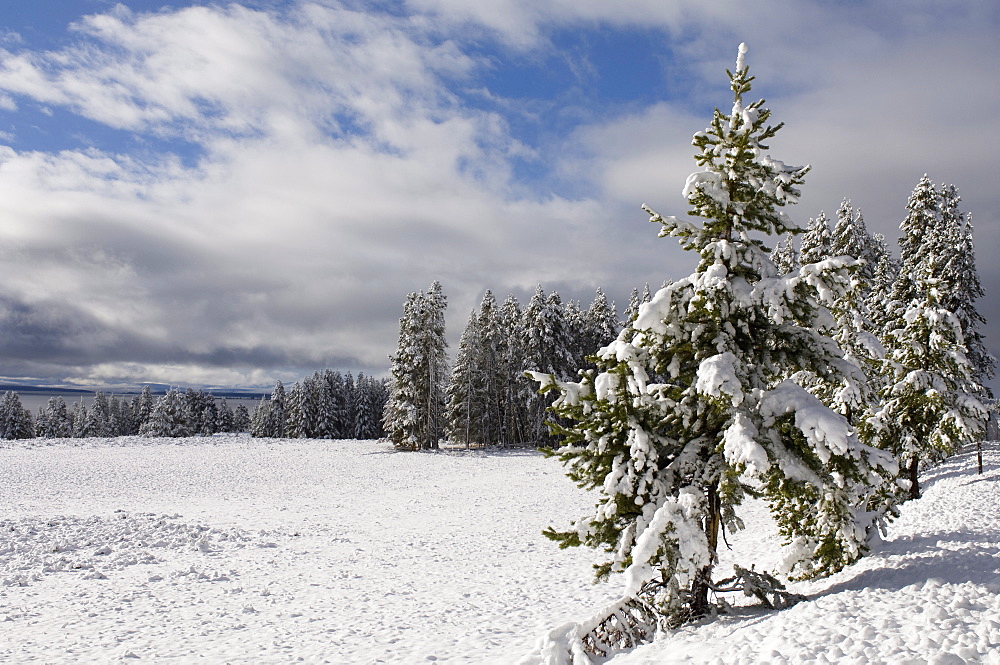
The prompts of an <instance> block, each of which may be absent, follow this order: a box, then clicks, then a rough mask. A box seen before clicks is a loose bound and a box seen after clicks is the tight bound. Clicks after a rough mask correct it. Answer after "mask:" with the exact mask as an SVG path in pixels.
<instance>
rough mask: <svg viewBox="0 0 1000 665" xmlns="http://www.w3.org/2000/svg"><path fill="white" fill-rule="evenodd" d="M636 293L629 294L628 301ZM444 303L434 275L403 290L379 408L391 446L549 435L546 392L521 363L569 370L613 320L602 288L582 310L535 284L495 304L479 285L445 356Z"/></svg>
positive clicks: (531, 439) (602, 338)
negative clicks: (452, 350) (521, 297)
mask: <svg viewBox="0 0 1000 665" xmlns="http://www.w3.org/2000/svg"><path fill="white" fill-rule="evenodd" d="M647 292H648V289H647ZM647 296H648V293H647ZM638 297H639V296H638V292H636V293H634V294H633V301H634V302H635V303H637V302H638ZM446 306H447V298H446V297H445V296H444V294H443V292H442V287H441V284H440V283H439V282H434V283H433V284H432V285H431V287H430V288H429V289H428V290H427V292H426V293H425V292H423V291H418V292H415V293H411V294H409V296H407V299H406V302H405V304H404V306H403V316H402V318H401V319H400V322H399V329H400V332H399V344H398V347H397V350H396V353H395V354H393V355H392V356H391V357H390V361H391V363H390V374H391V381H390V384H389V386H390V393H389V400H388V402H387V404H386V409H385V414H384V427H385V431H386V433H387V436H388V437H389V439H390V440H391V441H392V442H393V443H394V444H395V445H396V446H397V447H400V448H407V449H433V448H438V447H439V446H440V442H441V441H442V440H448V441H450V442H451V443H455V444H460V445H465V446H471V445H474V444H475V445H483V446H524V445H532V446H537V445H541V444H543V443H545V442H551V441H552V439H550V436H549V431H548V427H547V425H546V422H547V420H548V419H549V414H548V413H547V409H548V406H549V404H550V400H549V399H548V398H546V397H545V396H544V395H540V394H539V393H538V391H537V389H536V388H535V387H534V385H533V384H532V382H531V381H530V380H529V379H528V378H527V377H526V376H525V374H524V370H525V369H527V368H543V369H544V370H545V371H549V372H552V373H554V374H557V375H559V376H562V377H569V376H573V375H575V373H576V371H577V370H578V369H579V368H580V367H583V366H584V365H585V364H586V362H587V361H586V357H587V354H589V353H590V352H592V351H593V350H595V349H596V348H599V347H600V346H603V345H604V344H607V343H608V342H610V341H611V340H613V339H614V338H615V337H616V336H617V334H618V331H619V329H620V327H621V322H620V321H619V320H618V317H617V314H616V311H615V306H614V303H611V302H609V301H608V299H607V297H606V296H605V295H604V292H603V291H602V290H601V289H598V290H597V292H596V294H595V296H594V300H593V302H591V304H590V306H589V307H587V308H586V309H583V308H582V307H581V305H580V303H579V302H577V301H575V300H570V301H568V302H565V303H564V302H563V300H562V298H561V296H560V295H559V293H558V292H552V293H549V294H546V293H545V291H544V290H543V289H542V287H541V286H538V287H537V288H536V290H535V293H534V295H533V296H532V297H531V300H530V301H529V302H528V304H527V306H526V307H524V308H523V309H522V307H521V305H520V303H519V302H518V300H517V298H516V297H514V296H513V295H508V296H507V297H506V298H505V299H504V301H503V303H502V304H501V303H499V302H498V301H497V299H496V297H495V296H494V295H493V292H492V291H491V290H487V291H486V293H485V295H484V296H483V299H482V302H481V303H480V304H479V307H478V308H477V309H474V310H473V311H472V312H470V314H469V318H468V322H467V323H466V326H465V329H464V331H463V333H462V336H461V339H460V341H459V345H458V350H457V353H456V355H455V361H454V364H450V363H449V361H448V355H447V346H448V345H447V342H446V341H445V324H444V312H445V309H446ZM636 306H637V305H636Z"/></svg>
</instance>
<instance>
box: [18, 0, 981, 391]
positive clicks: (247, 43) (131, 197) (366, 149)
mask: <svg viewBox="0 0 1000 665" xmlns="http://www.w3.org/2000/svg"><path fill="white" fill-rule="evenodd" d="M407 6H408V7H410V8H411V9H412V10H416V11H417V12H418V13H415V14H413V15H409V16H393V15H388V14H379V13H365V12H361V11H355V10H352V9H349V8H345V7H342V6H340V5H337V4H333V3H330V4H327V5H321V4H311V3H301V4H299V5H296V6H295V7H294V8H293V9H292V10H291V11H289V12H287V13H284V14H277V13H274V12H267V11H255V10H251V9H247V8H244V7H240V6H238V5H227V6H224V7H216V6H212V7H191V8H187V9H182V10H176V11H173V10H163V11H160V12H158V13H154V14H133V13H130V12H128V11H124V10H122V9H118V10H115V11H112V12H110V13H107V14H100V15H94V16H91V17H88V18H86V19H83V20H81V21H80V22H79V23H78V24H77V27H76V36H77V41H76V42H75V43H74V44H73V45H72V46H70V47H67V48H66V49H65V50H63V51H58V52H35V51H30V50H24V49H23V47H21V46H20V45H16V44H15V45H11V44H10V43H8V48H11V49H12V51H2V50H0V90H2V91H3V93H2V94H0V108H2V109H6V110H9V111H12V110H15V109H17V108H21V109H23V108H24V107H26V106H30V105H32V104H34V105H49V106H51V107H54V108H58V109H60V110H63V111H65V110H67V109H68V110H70V111H72V112H75V113H78V114H80V115H83V116H85V117H87V118H90V119H91V120H94V121H96V122H98V123H102V124H105V125H107V126H110V127H117V128H123V129H127V130H129V131H131V132H132V133H133V135H135V136H138V137H142V138H147V139H149V138H150V137H152V138H153V139H155V137H161V138H166V139H168V141H176V140H184V141H190V142H193V143H195V144H196V145H197V146H198V147H199V148H200V149H201V151H202V152H201V153H199V156H198V158H197V161H196V163H193V164H192V163H190V160H189V161H188V162H187V163H183V162H182V161H181V160H180V159H179V158H176V157H172V156H171V155H169V154H157V153H156V152H155V150H156V148H155V141H153V144H154V147H153V148H151V151H152V152H151V153H150V154H152V155H154V156H152V157H150V156H149V154H146V155H144V156H141V157H140V156H137V155H133V156H126V155H121V154H116V153H113V152H110V151H103V152H102V151H100V150H97V149H93V150H89V151H80V150H67V151H63V152H51V153H43V152H31V151H15V150H12V149H10V148H5V149H2V151H0V192H2V196H0V238H2V241H3V243H2V245H0V246H2V252H0V260H2V261H3V263H4V265H5V272H8V271H9V274H11V275H13V277H12V278H10V279H5V280H4V281H3V283H0V296H5V297H7V298H9V303H7V304H4V303H0V324H4V321H6V324H5V325H8V326H9V325H15V323H16V322H15V323H11V322H12V321H14V319H15V318H16V317H17V316H20V317H22V318H21V319H19V321H20V323H17V325H20V326H21V327H20V328H17V327H16V325H15V329H16V330H20V331H21V332H22V333H24V334H25V335H27V333H26V332H25V331H27V330H28V323H30V324H31V326H38V327H42V328H44V326H45V325H48V326H49V328H50V329H52V330H56V331H59V330H62V331H66V330H69V331H76V330H84V331H86V332H87V334H89V335H92V336H93V340H91V341H88V342H87V343H86V344H83V345H82V346H81V349H80V353H79V354H78V356H79V357H78V358H76V359H74V360H69V359H67V360H64V361H61V362H62V364H58V363H55V367H56V369H53V368H52V367H49V365H46V367H47V368H48V370H47V371H53V372H56V371H60V370H59V369H58V368H59V367H62V370H61V371H64V372H66V375H67V376H69V375H70V374H74V375H76V376H77V377H78V378H79V377H81V376H82V377H85V379H86V380H94V381H97V380H109V381H110V380H112V379H113V378H114V377H130V378H147V379H149V380H158V381H163V382H166V383H180V382H183V376H184V375H187V376H189V377H192V378H191V379H189V380H190V381H192V382H193V381H195V378H193V377H197V380H198V381H203V382H206V383H217V384H223V383H244V382H247V383H258V382H261V381H260V379H261V377H262V376H263V377H264V379H267V377H268V376H270V377H277V376H278V375H280V374H281V372H282V371H286V370H283V369H281V368H285V367H301V368H307V369H308V370H309V371H311V370H312V369H316V368H319V367H320V366H322V365H324V364H334V363H343V364H344V365H345V367H344V368H345V369H346V368H350V367H354V368H363V369H365V370H366V371H372V370H376V371H380V370H381V369H383V368H384V367H385V355H386V354H387V353H388V352H390V351H391V350H392V348H393V346H394V343H395V335H396V320H397V319H398V316H399V314H400V307H401V303H402V300H403V297H404V296H405V294H406V292H408V291H411V290H415V289H418V288H424V287H426V286H427V285H428V284H429V283H430V282H431V281H432V280H434V279H440V280H441V281H442V282H443V283H444V285H445V290H446V293H447V294H448V295H449V296H450V298H451V301H450V303H451V307H450V310H449V322H450V324H451V326H452V328H458V327H460V326H461V325H462V324H463V323H464V321H465V316H466V314H467V312H468V310H469V309H470V308H471V307H472V306H474V304H475V303H476V302H477V301H478V298H479V297H480V295H481V293H482V290H483V289H485V288H492V289H493V290H494V291H495V292H496V293H497V294H498V295H500V296H501V297H502V296H503V295H504V294H505V293H506V292H508V291H518V292H520V293H522V294H523V293H525V292H528V293H530V291H531V290H532V289H533V287H534V285H535V284H536V283H538V282H542V284H543V285H544V286H546V287H547V288H548V289H549V290H551V289H552V288H559V289H560V290H561V291H563V293H564V295H567V296H568V295H573V296H575V297H586V296H587V294H588V293H592V291H593V289H594V288H595V287H596V286H598V285H604V286H605V287H607V290H608V291H609V292H610V293H611V294H612V295H613V296H614V295H615V294H616V293H617V294H619V295H618V298H619V300H621V299H622V296H623V295H625V294H627V291H628V289H630V288H631V286H641V284H642V282H644V281H649V282H651V284H652V285H653V286H654V287H655V286H657V285H658V284H659V282H660V280H662V279H663V278H667V277H676V276H678V275H681V274H686V273H687V272H688V271H689V270H690V268H691V265H689V264H690V260H689V259H688V257H684V256H681V253H680V252H679V251H678V250H677V249H676V247H675V246H674V244H673V243H672V242H671V241H669V240H660V241H654V240H653V237H654V235H655V233H656V229H653V228H652V227H650V226H649V225H647V224H645V221H644V220H645V216H644V215H643V213H642V212H641V210H639V205H640V204H641V203H644V202H645V203H649V204H650V205H653V206H654V207H656V208H658V209H662V211H663V212H664V213H668V214H677V213H680V212H683V210H684V208H685V205H684V201H683V200H682V199H681V198H680V196H679V191H680V189H681V187H682V185H683V181H684V177H685V176H686V175H687V173H689V172H690V171H692V170H695V164H694V162H693V160H692V158H691V157H692V154H693V153H692V148H691V147H690V136H691V134H692V133H693V132H694V131H697V130H699V129H701V128H703V127H704V126H705V124H706V123H707V122H708V120H709V115H708V113H707V112H706V111H707V108H709V107H706V106H705V101H706V100H707V103H708V104H709V105H711V104H715V105H718V106H721V107H723V108H724V107H725V106H726V105H727V103H728V101H729V99H728V95H729V93H728V91H727V86H726V81H725V79H724V74H723V73H722V70H723V69H724V68H725V67H727V66H731V60H732V59H733V58H734V57H735V44H736V42H737V41H738V40H739V39H746V40H747V41H748V42H749V43H750V47H751V51H750V54H749V56H748V62H749V64H750V65H751V68H752V69H753V71H754V73H756V74H758V75H759V77H760V81H759V82H758V85H757V89H755V91H754V93H755V94H757V93H760V94H763V95H764V96H767V97H768V98H769V102H770V105H771V106H772V108H774V109H775V114H776V118H777V119H779V120H787V121H788V123H789V126H788V128H787V129H786V130H784V132H783V133H782V134H781V135H779V138H778V140H777V141H775V145H774V153H775V155H776V156H777V157H779V158H782V159H787V161H789V162H793V163H794V162H812V163H813V164H814V165H815V170H814V172H813V173H812V174H810V176H809V178H808V180H807V184H806V187H805V192H806V199H805V200H804V202H803V204H802V205H801V206H799V208H798V209H797V210H795V211H794V215H795V218H796V219H799V220H800V221H804V219H805V218H806V217H808V216H811V215H814V214H815V213H816V212H817V211H818V209H819V208H820V207H824V208H827V209H828V211H829V210H832V209H834V208H835V207H836V205H837V204H838V203H839V201H840V198H841V197H843V196H852V197H853V198H854V199H855V202H856V203H858V204H859V205H861V206H862V208H863V209H864V210H865V213H866V220H870V221H869V225H870V226H872V227H874V228H876V229H877V230H882V231H883V232H886V231H888V233H887V235H889V236H890V238H892V237H894V233H893V232H892V225H893V224H895V223H897V222H898V216H899V215H900V214H901V210H902V206H903V204H904V203H905V196H906V194H907V193H908V192H909V189H910V188H911V187H912V186H913V184H914V183H915V182H916V178H917V177H919V175H920V174H921V173H923V172H924V171H929V172H932V173H931V175H932V177H936V179H940V180H947V181H951V182H955V183H956V184H958V185H959V186H960V187H961V188H962V193H963V195H965V196H966V202H967V204H968V207H967V208H966V209H969V210H973V211H975V212H976V214H977V217H976V219H977V220H979V223H980V227H979V228H980V238H981V239H984V238H985V237H991V236H989V234H990V232H991V231H993V233H994V235H995V228H996V225H997V224H998V223H1000V212H998V210H1000V201H997V197H996V195H995V194H994V193H993V192H995V187H994V186H993V184H992V182H991V178H993V177H994V176H993V175H992V174H995V173H996V168H995V167H996V159H995V157H994V156H993V155H992V154H991V152H990V146H992V145H995V144H996V143H997V141H996V138H997V136H996V130H995V129H994V128H992V126H991V123H990V122H989V121H988V120H986V119H984V118H985V117H987V115H984V114H989V113H990V112H992V111H993V110H994V109H995V108H997V102H998V101H1000V100H997V95H998V94H1000V92H998V91H997V88H996V86H995V85H993V86H991V85H989V83H990V81H991V80H992V76H991V72H990V69H989V67H990V66H991V64H992V62H995V61H996V59H997V58H996V57H995V56H996V55H997V53H996V48H997V47H996V46H995V45H994V44H993V41H995V40H993V38H992V35H991V33H990V25H991V24H990V21H989V20H987V19H988V18H989V16H987V17H985V18H984V16H983V12H985V11H987V10H985V9H983V7H985V5H971V4H970V6H978V7H979V10H977V11H978V12H979V13H978V14H977V13H975V12H964V13H963V12H962V11H959V10H958V8H957V5H956V6H954V8H955V12H954V13H953V14H949V15H948V16H945V17H944V18H942V19H941V20H940V21H938V22H936V23H935V22H930V21H927V20H925V18H926V17H927V16H932V15H935V16H936V15H937V14H939V12H938V10H937V9H936V8H935V7H936V6H931V5H928V6H926V7H924V8H923V9H920V10H913V11H911V12H910V14H909V15H915V16H916V17H917V18H915V19H914V20H912V21H910V22H909V23H907V25H906V26H904V27H903V28H902V29H898V30H897V29H896V28H895V27H893V26H895V25H896V23H897V22H894V19H896V18H898V16H897V14H898V11H897V10H896V9H894V7H895V5H892V4H889V3H885V2H880V3H858V6H857V7H856V8H855V10H852V12H847V11H846V10H844V9H843V8H841V9H837V8H831V7H828V6H827V5H820V4H815V5H810V4H807V3H797V2H796V3H792V2H790V1H784V0H783V1H782V2H775V3H770V4H769V5H768V7H769V9H768V11H766V12H764V11H760V10H759V9H756V8H755V6H754V5H750V4H748V3H737V2H713V3H704V2H693V1H692V2H677V3H663V2H654V1H653V0H649V1H648V2H637V3H627V4H626V5H611V4H609V3H606V2H598V1H597V0H580V1H575V2H569V1H568V0H566V1H563V0H558V1H556V2H551V3H537V2H526V1H525V2H519V1H515V0H508V1H505V2H500V1H498V2H490V3H469V2H458V3H456V2H452V1H451V0H414V1H412V2H409V3H408V5H407ZM424 12H426V13H424ZM987 13H988V12H987ZM598 25H599V26H604V27H606V28H607V29H616V28H620V27H622V26H627V27H637V26H648V27H652V28H654V29H658V30H661V31H662V32H663V34H664V48H665V50H669V51H670V52H672V53H673V55H674V58H675V63H674V64H675V66H677V67H680V68H683V69H684V71H685V72H687V76H688V77H689V78H688V80H687V81H686V85H689V86H690V91H689V92H688V94H685V95H684V96H683V98H681V99H678V100H673V101H667V100H665V101H664V102H662V103H660V104H655V105H652V106H650V107H649V108H646V109H643V110H641V111H639V112H632V113H629V114H626V115H620V114H619V115H613V114H612V117H611V119H610V120H605V121H601V122H599V123H597V122H593V124H590V125H588V126H583V127H579V128H578V129H577V130H576V131H574V132H573V133H572V135H571V136H569V137H563V136H552V135H546V136H543V137H542V139H540V141H541V142H544V143H545V145H546V147H547V148H549V149H550V151H545V152H543V151H541V150H539V149H538V147H537V146H534V145H525V144H524V143H522V142H519V141H518V140H517V139H516V138H515V137H512V136H511V135H510V130H509V128H508V126H507V124H506V120H505V118H504V117H503V116H502V115H501V113H503V112H505V111H504V110H502V109H503V104H501V103H496V100H495V99H494V100H493V102H489V101H487V103H485V104H484V106H485V107H487V108H488V109H501V110H483V109H481V108H473V107H471V106H468V105H466V103H465V102H464V101H463V97H462V96H461V95H460V94H459V93H458V92H456V91H458V90H459V89H460V88H463V89H464V88H465V87H469V88H471V89H475V88H479V87H481V86H482V83H481V82H480V81H479V80H478V79H477V78H476V76H477V75H478V74H479V73H481V72H482V71H484V70H485V69H486V68H488V67H489V66H491V64H490V63H489V62H487V61H485V60H484V61H480V60H479V59H477V58H478V57H479V56H473V55H470V54H471V53H474V52H476V51H475V49H473V48H471V47H470V43H471V42H472V41H473V40H477V39H488V38H489V37H488V35H490V34H493V35H502V36H503V38H504V39H506V40H507V44H508V46H509V47H513V48H517V49H532V48H537V49H545V48H554V47H553V46H552V45H551V44H546V43H545V42H546V39H547V35H548V34H549V31H551V30H552V29H553V28H554V27H570V28H573V27H579V28H581V29H582V28H583V27H587V26H591V27H592V26H598ZM933 25H938V26H939V27H940V30H938V31H937V32H936V33H935V35H934V36H935V39H934V42H933V43H928V40H927V34H928V31H929V30H931V27H932V26H933ZM993 25H994V26H995V20H994V23H993ZM602 29H604V28H603V27H602ZM990 54H992V55H990ZM493 66H496V65H495V62H494V63H493ZM482 99H484V100H489V99H490V95H489V94H486V95H483V96H482ZM5 100H9V101H5ZM602 115H604V116H607V115H608V114H606V113H604V114H602ZM942 118H945V120H943V121H942V120H941V119H942ZM925 134H926V135H933V137H934V138H933V139H930V140H923V139H921V138H920V137H922V136H924V135H925ZM15 138H16V136H15ZM944 140H946V141H947V142H948V144H947V146H946V147H945V148H942V141H944ZM525 155H527V156H530V157H531V158H537V159H539V160H542V159H545V160H548V161H547V163H546V165H547V166H549V167H551V168H553V169H554V170H555V171H556V172H557V175H559V176H561V177H562V178H563V179H564V180H566V181H570V182H577V183H580V186H579V187H578V188H576V189H577V190H578V191H583V192H588V194H587V195H586V196H581V197H579V198H578V199H574V200H570V199H568V198H566V197H560V196H558V195H556V194H547V193H544V188H543V186H542V184H536V183H524V182H518V181H516V180H515V179H514V178H513V176H512V173H513V172H514V170H513V169H514V167H513V161H512V160H513V159H514V157H515V156H525ZM937 170H940V174H935V173H934V171H937ZM894 215H895V217H893V216H894ZM991 242H992V241H991ZM986 244H989V243H986ZM996 277H997V279H996V281H997V282H1000V275H997V276H996ZM567 291H571V294H567ZM5 302H6V301H5ZM620 304H623V303H620ZM3 307H7V310H3ZM19 308H20V309H19ZM4 311H7V312H8V315H7V318H6V319H4V318H3V314H4ZM18 312H20V313H18ZM997 314H998V315H1000V312H998V313H997ZM26 321H27V322H28V323H25V322H26ZM74 322H75V323H74ZM74 326H76V328H74ZM0 327H2V326H0ZM30 330H32V331H33V330H35V328H30ZM453 332H454V333H455V335H454V336H455V337H457V332H456V331H453ZM53 335H54V336H57V332H53ZM25 343H26V344H27V342H25ZM46 348H48V349H49V350H50V351H51V353H50V355H53V354H54V355H58V353H65V354H66V356H67V358H68V357H69V355H71V354H70V350H68V349H67V348H66V347H65V345H63V343H62V342H61V341H59V340H57V339H54V340H53V341H52V343H51V345H50V347H46ZM53 349H54V350H53ZM57 352H58V353H57ZM116 353H117V354H118V355H117V356H116ZM60 357H61V356H60ZM241 359H242V360H241ZM44 362H46V359H45V358H42V357H40V358H38V359H37V363H38V366H39V367H41V366H42V364H43V363H44ZM241 362H242V365H241ZM254 363H256V365H255V364H254ZM265 366H266V368H268V369H264V370H261V369H260V368H261V367H265ZM198 368H200V369H198ZM0 372H4V373H7V374H12V373H14V371H13V370H11V371H5V370H3V369H0ZM267 372H270V374H267ZM18 373H22V372H18ZM143 373H147V376H145V377H143V376H142V375H143ZM282 378H287V375H284V376H282ZM267 380H269V379H267ZM267 380H265V381H263V382H267Z"/></svg>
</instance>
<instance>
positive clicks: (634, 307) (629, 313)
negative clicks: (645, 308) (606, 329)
mask: <svg viewBox="0 0 1000 665" xmlns="http://www.w3.org/2000/svg"><path fill="white" fill-rule="evenodd" d="M638 315H639V289H637V288H635V289H632V293H631V294H629V297H628V306H627V307H626V308H625V318H624V319H622V320H621V321H619V324H620V325H619V327H620V328H624V327H625V326H627V325H628V324H630V323H632V322H633V321H635V317H637V316H638Z"/></svg>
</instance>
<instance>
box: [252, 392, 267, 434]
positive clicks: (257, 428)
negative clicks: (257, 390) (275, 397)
mask: <svg viewBox="0 0 1000 665" xmlns="http://www.w3.org/2000/svg"><path fill="white" fill-rule="evenodd" d="M271 425H272V419H271V400H269V399H267V398H266V397H261V398H260V402H258V403H257V406H256V407H254V410H253V413H252V414H251V416H250V427H249V431H250V436H252V437H255V438H267V437H271V436H272V432H271Z"/></svg>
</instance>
